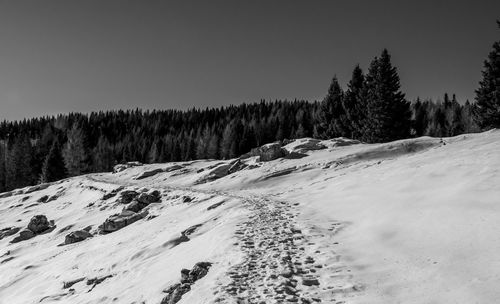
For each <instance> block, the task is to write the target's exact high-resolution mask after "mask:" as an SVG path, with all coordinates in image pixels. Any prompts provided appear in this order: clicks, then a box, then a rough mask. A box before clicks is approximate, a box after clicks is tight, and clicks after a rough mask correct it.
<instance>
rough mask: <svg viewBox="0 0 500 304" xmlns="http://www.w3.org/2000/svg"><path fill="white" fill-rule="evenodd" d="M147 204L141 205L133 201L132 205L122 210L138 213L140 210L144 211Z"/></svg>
mask: <svg viewBox="0 0 500 304" xmlns="http://www.w3.org/2000/svg"><path fill="white" fill-rule="evenodd" d="M147 206H148V204H144V203H141V202H139V201H135V200H134V201H133V202H132V203H130V204H128V206H127V207H125V209H124V210H129V211H133V212H139V211H141V210H142V209H144V208H145V207H147Z"/></svg>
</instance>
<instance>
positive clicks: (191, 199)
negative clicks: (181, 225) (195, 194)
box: [182, 195, 193, 203]
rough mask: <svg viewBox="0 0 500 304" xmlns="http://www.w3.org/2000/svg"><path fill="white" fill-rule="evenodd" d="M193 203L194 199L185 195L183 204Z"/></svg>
mask: <svg viewBox="0 0 500 304" xmlns="http://www.w3.org/2000/svg"><path fill="white" fill-rule="evenodd" d="M192 201H193V198H192V197H190V196H187V195H184V196H183V197H182V202H183V203H190V202H192Z"/></svg>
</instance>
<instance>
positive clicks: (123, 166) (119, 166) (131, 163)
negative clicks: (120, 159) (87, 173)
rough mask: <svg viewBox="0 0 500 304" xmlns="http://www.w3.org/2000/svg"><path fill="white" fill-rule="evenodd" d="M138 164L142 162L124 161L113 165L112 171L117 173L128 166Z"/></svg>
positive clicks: (140, 164)
mask: <svg viewBox="0 0 500 304" xmlns="http://www.w3.org/2000/svg"><path fill="white" fill-rule="evenodd" d="M139 166H142V163H140V162H137V161H135V162H128V163H125V164H119V165H116V166H114V167H113V173H118V172H122V171H123V170H126V169H128V168H132V167H139Z"/></svg>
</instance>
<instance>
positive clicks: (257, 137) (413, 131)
mask: <svg viewBox="0 0 500 304" xmlns="http://www.w3.org/2000/svg"><path fill="white" fill-rule="evenodd" d="M499 26H500V23H499ZM499 127H500V42H495V43H494V45H493V50H492V51H491V52H490V54H489V55H488V58H487V59H486V60H485V63H484V68H483V79H482V80H481V82H480V83H479V88H478V89H477V91H476V102H472V103H471V102H469V101H466V102H465V103H464V102H460V101H458V100H457V99H456V97H455V95H452V97H451V98H450V97H449V95H448V94H445V95H444V98H443V100H438V101H433V100H431V99H427V100H421V99H417V100H415V101H413V102H410V101H408V100H407V99H406V98H405V95H404V93H403V92H402V91H401V87H400V79H399V75H398V73H397V69H396V67H394V66H393V65H392V63H391V56H390V54H389V52H388V51H387V50H383V51H382V53H381V55H380V56H378V57H375V58H374V59H373V60H372V62H371V64H370V65H369V68H368V70H367V72H366V73H364V72H363V70H362V69H361V68H360V67H359V66H356V67H355V68H354V70H353V73H352V77H351V79H350V80H349V81H348V83H347V88H346V90H344V89H343V88H342V86H341V85H340V83H339V81H338V79H337V78H336V77H334V78H333V79H332V81H331V84H330V86H329V88H328V92H327V94H326V97H325V98H324V99H323V100H322V101H320V102H318V101H314V102H308V101H305V100H293V101H288V100H275V101H265V100H261V101H260V102H256V103H250V104H241V105H233V106H228V107H220V108H207V109H203V110H202V109H194V108H193V109H190V110H187V111H180V110H161V111H156V110H155V111H142V110H139V109H136V110H126V111H124V110H119V111H106V112H103V111H100V112H92V113H90V114H82V113H70V114H65V115H63V114H61V115H57V116H51V117H39V118H32V119H25V120H22V121H3V122H2V123H0V192H2V191H6V190H11V189H15V188H19V187H24V186H28V185H33V184H36V183H44V182H52V181H56V180H59V179H62V178H65V177H68V176H76V175H80V174H85V173H92V172H104V171H110V170H111V169H112V167H113V166H114V165H115V164H118V163H124V162H128V161H140V162H143V163H156V162H171V161H187V160H194V159H205V158H208V159H229V158H233V157H236V156H238V155H241V154H243V153H246V152H248V151H249V150H250V149H251V148H253V147H257V146H260V145H263V144H265V143H269V142H273V141H277V140H284V139H293V138H301V137H314V138H321V139H326V138H333V137H339V136H343V137H349V138H353V139H358V140H361V141H364V142H369V143H376V142H387V141H392V140H397V139H402V138H409V137H418V136H433V137H444V136H455V135H459V134H462V133H471V132H479V131H481V130H486V129H489V128H499Z"/></svg>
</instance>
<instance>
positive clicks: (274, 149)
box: [241, 142, 288, 161]
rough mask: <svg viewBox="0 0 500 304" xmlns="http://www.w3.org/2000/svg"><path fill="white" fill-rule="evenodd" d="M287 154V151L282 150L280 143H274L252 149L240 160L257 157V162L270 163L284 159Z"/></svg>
mask: <svg viewBox="0 0 500 304" xmlns="http://www.w3.org/2000/svg"><path fill="white" fill-rule="evenodd" d="M287 154H288V151H287V150H286V149H284V148H283V147H282V145H281V143H280V142H275V143H271V144H267V145H263V146H261V147H258V148H253V149H252V150H250V152H249V153H247V154H244V155H243V156H242V157H241V158H248V157H252V156H258V157H259V161H271V160H275V159H278V158H280V157H284V156H286V155H287Z"/></svg>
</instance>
